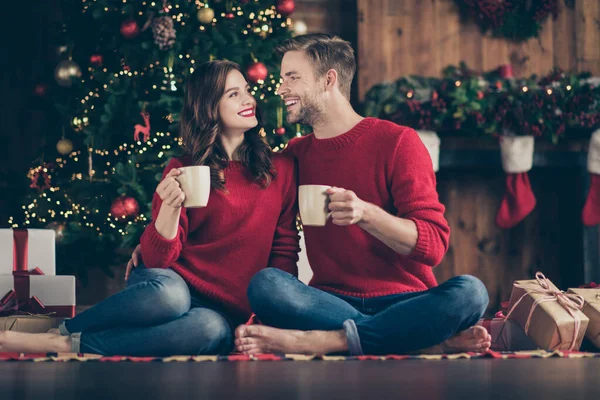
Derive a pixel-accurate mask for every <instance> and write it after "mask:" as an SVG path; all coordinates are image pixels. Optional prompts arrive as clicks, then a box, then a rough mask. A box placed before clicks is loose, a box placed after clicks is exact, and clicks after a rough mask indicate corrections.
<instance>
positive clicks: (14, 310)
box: [0, 275, 75, 318]
mask: <svg viewBox="0 0 600 400" xmlns="http://www.w3.org/2000/svg"><path fill="white" fill-rule="evenodd" d="M0 296H3V297H2V299H1V300H0V314H2V313H4V314H6V315H19V313H30V314H40V315H48V316H51V317H67V318H70V317H74V316H75V277H74V276H64V275H59V276H56V275H55V276H46V275H26V276H20V277H17V276H13V275H0Z"/></svg>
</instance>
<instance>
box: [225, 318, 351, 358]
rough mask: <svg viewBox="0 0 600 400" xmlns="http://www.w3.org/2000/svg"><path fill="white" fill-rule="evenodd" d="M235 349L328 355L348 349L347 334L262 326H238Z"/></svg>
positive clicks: (256, 351)
mask: <svg viewBox="0 0 600 400" xmlns="http://www.w3.org/2000/svg"><path fill="white" fill-rule="evenodd" d="M235 338H236V339H235V347H236V350H237V351H239V352H241V353H244V354H259V353H287V354H328V353H337V352H344V351H347V350H348V341H347V339H346V333H345V332H344V331H343V330H339V331H298V330H287V329H277V328H272V327H269V326H264V325H240V326H238V327H237V329H236V330H235Z"/></svg>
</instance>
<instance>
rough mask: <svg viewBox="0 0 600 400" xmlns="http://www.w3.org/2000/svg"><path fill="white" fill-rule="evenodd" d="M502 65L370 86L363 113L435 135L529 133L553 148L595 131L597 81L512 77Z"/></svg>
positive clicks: (599, 98)
mask: <svg viewBox="0 0 600 400" xmlns="http://www.w3.org/2000/svg"><path fill="white" fill-rule="evenodd" d="M507 69H509V68H506V66H503V67H500V68H498V69H496V70H494V71H491V72H488V73H484V74H479V73H476V72H474V71H472V70H470V69H469V68H467V66H466V65H465V64H461V65H460V66H458V67H457V66H449V67H447V68H446V69H445V70H444V73H443V77H442V78H428V77H421V76H407V77H403V78H400V79H399V80H397V81H396V82H391V83H387V82H386V83H381V84H378V85H376V86H374V87H372V88H371V89H370V90H369V91H368V92H367V94H366V96H365V101H364V103H363V108H364V109H363V112H364V114H365V115H367V116H373V117H377V118H381V119H387V120H390V121H393V122H396V123H398V124H401V125H406V126H409V127H411V128H414V129H419V130H433V131H436V132H437V133H438V134H439V135H440V136H470V137H477V136H479V137H485V136H487V137H491V136H499V135H502V134H503V133H505V132H511V133H514V134H516V135H533V136H536V137H539V138H540V139H546V140H548V141H550V142H552V143H554V144H556V143H558V142H559V141H560V140H563V139H566V138H569V139H571V138H582V137H589V134H590V133H591V132H592V131H593V130H595V129H598V128H600V78H590V76H589V74H586V73H579V74H573V73H565V72H562V71H557V70H555V71H552V72H551V73H550V74H548V75H546V76H543V77H538V76H536V75H532V76H530V77H528V78H519V79H516V78H513V77H511V76H510V74H506V70H507Z"/></svg>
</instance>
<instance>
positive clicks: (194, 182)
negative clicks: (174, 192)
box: [176, 165, 210, 208]
mask: <svg viewBox="0 0 600 400" xmlns="http://www.w3.org/2000/svg"><path fill="white" fill-rule="evenodd" d="M179 171H181V174H179V175H178V176H177V177H176V179H177V181H178V182H179V185H180V186H181V190H183V193H185V200H184V201H183V206H184V207H185V208H198V207H206V205H207V204H208V196H209V194H210V167H208V166H207V165H194V166H191V167H181V168H179Z"/></svg>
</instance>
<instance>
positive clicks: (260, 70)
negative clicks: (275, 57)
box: [246, 61, 268, 83]
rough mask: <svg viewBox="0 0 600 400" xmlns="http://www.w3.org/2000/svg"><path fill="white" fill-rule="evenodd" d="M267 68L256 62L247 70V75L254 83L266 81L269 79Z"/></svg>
mask: <svg viewBox="0 0 600 400" xmlns="http://www.w3.org/2000/svg"><path fill="white" fill-rule="evenodd" d="M267 74H268V71H267V67H265V64H263V63H261V62H258V61H257V62H255V63H254V64H252V65H250V66H249V67H248V69H246V75H247V76H248V79H250V80H251V81H252V82H254V83H257V82H258V81H264V80H265V79H266V78H267Z"/></svg>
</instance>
